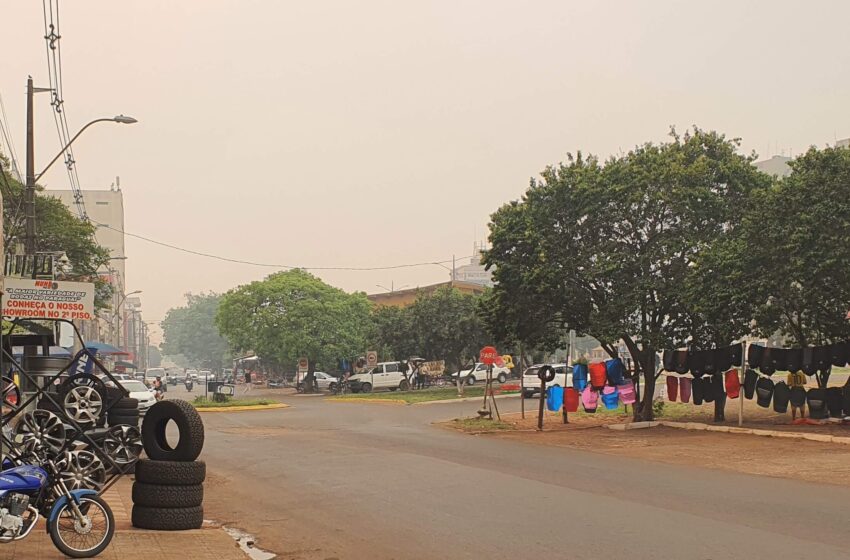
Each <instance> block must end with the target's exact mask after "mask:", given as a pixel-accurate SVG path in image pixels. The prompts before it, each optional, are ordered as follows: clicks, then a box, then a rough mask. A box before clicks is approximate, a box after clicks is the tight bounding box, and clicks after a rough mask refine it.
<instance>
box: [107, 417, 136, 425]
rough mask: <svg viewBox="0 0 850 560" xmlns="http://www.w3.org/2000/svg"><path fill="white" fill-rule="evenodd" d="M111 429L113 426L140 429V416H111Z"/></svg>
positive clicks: (109, 418)
mask: <svg viewBox="0 0 850 560" xmlns="http://www.w3.org/2000/svg"><path fill="white" fill-rule="evenodd" d="M108 420H109V427H110V428H111V427H113V426H121V425H127V426H135V427H137V428H138V427H139V417H138V416H124V415H123V414H110V415H109V417H108Z"/></svg>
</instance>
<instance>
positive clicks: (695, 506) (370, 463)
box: [171, 392, 850, 560]
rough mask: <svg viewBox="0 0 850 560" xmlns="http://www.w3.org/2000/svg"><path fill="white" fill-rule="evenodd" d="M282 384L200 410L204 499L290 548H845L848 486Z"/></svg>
mask: <svg viewBox="0 0 850 560" xmlns="http://www.w3.org/2000/svg"><path fill="white" fill-rule="evenodd" d="M171 396H173V397H176V396H177V393H176V392H175V393H174V394H172V395H171ZM284 400H285V401H287V402H289V403H291V404H293V407H292V408H289V409H284V410H275V411H265V412H246V413H236V414H218V413H215V414H206V415H205V416H204V418H205V423H206V426H207V438H208V439H207V444H206V447H205V450H204V458H205V459H206V460H207V462H208V463H209V465H210V467H211V469H212V472H213V474H214V475H216V476H213V477H212V478H211V480H210V481H208V484H207V511H208V514H210V515H212V516H216V517H218V518H219V519H220V520H222V521H229V522H232V523H234V524H237V525H239V526H241V527H242V528H244V529H247V530H249V531H254V532H255V533H256V534H257V536H258V537H259V538H260V542H261V544H262V545H265V546H267V547H269V548H271V549H272V550H274V551H276V552H278V553H281V556H282V557H283V558H305V559H313V558H322V559H328V558H341V559H352V558H355V559H356V558H371V559H390V558H396V559H437V558H440V559H446V558H448V559H456V558H457V559H461V558H470V559H472V558H474V559H481V558H491V559H501V558H504V559H524V558H533V559H541V560H542V559H550V558H552V559H554V558H558V559H563V558H581V559H595V558H624V557H629V558H635V559H655V558H658V559H674V558H690V559H721V558H742V559H743V558H746V559H748V560H757V559H761V558H765V559H770V560H784V559H793V560H799V559H801V558H830V559H839V558H850V548H848V547H847V534H848V528H850V507H848V505H849V504H850V489H845V488H842V487H836V486H820V485H813V484H809V483H803V482H797V481H793V480H780V479H772V478H760V477H755V476H748V475H737V474H732V473H728V472H719V471H711V470H705V469H700V468H688V467H681V466H671V465H662V464H657V463H650V462H645V461H640V460H629V459H623V458H619V457H612V456H607V455H602V454H594V453H589V452H582V451H575V450H567V449H564V448H549V447H541V446H535V445H530V444H523V443H521V442H513V441H502V440H494V439H490V438H486V437H473V436H468V435H461V434H457V433H454V432H450V431H446V430H442V429H439V428H435V427H432V426H430V425H429V424H430V423H431V422H433V421H435V420H440V419H448V418H453V417H457V416H461V415H469V414H472V413H474V411H475V409H476V408H477V403H457V404H448V405H429V406H415V407H409V406H407V407H402V406H393V405H374V404H371V405H370V404H349V403H332V402H324V401H323V399H322V398H316V397H303V396H293V397H289V398H285V399H284ZM500 402H501V403H504V404H503V406H505V407H514V408H515V407H517V406H518V401H517V400H516V399H510V400H502V401H500ZM707 452H710V450H707Z"/></svg>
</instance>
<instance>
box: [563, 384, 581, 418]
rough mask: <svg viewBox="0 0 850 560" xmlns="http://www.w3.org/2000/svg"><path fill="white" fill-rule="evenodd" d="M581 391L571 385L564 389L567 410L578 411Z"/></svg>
mask: <svg viewBox="0 0 850 560" xmlns="http://www.w3.org/2000/svg"><path fill="white" fill-rule="evenodd" d="M578 401H579V393H578V391H576V390H575V389H574V388H572V387H569V388H567V390H566V391H564V407H565V408H566V409H567V412H577V411H578Z"/></svg>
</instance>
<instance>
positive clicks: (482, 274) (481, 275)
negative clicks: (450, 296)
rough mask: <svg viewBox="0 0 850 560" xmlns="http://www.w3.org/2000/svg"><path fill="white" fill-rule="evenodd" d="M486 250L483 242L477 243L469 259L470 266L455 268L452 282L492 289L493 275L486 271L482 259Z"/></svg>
mask: <svg viewBox="0 0 850 560" xmlns="http://www.w3.org/2000/svg"><path fill="white" fill-rule="evenodd" d="M486 248H487V247H486V246H485V244H484V243H483V242H481V243H476V244H475V246H474V249H473V251H472V252H473V255H472V257H470V259H469V264H465V265H462V266H459V267H457V268H455V269H454V272H453V276H454V277H453V278H452V280H455V281H457V282H464V283H467V284H479V285H481V286H486V287H488V288H492V287H493V273H492V271H490V270H486V269H485V268H484V265H483V264H481V258H482V255H483V253H484V250H485V249H486Z"/></svg>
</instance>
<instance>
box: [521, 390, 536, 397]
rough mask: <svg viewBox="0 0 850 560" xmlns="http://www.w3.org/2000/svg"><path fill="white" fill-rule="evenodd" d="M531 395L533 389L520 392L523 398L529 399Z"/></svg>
mask: <svg viewBox="0 0 850 560" xmlns="http://www.w3.org/2000/svg"><path fill="white" fill-rule="evenodd" d="M533 395H534V391H529V390H527V389H526V390H524V391H523V392H522V398H524V399H530V398H531V397H532V396H533Z"/></svg>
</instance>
